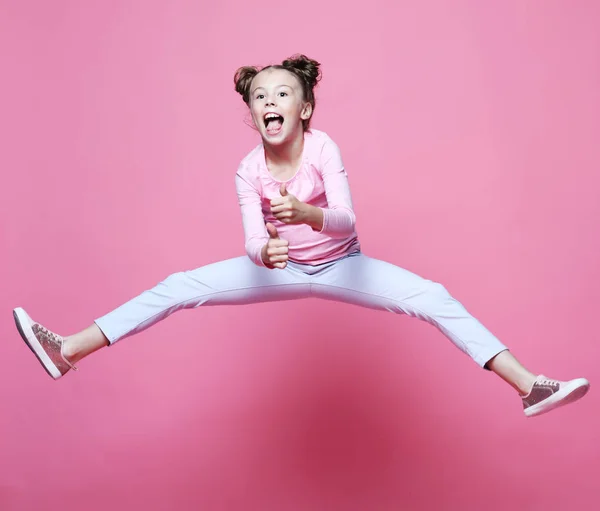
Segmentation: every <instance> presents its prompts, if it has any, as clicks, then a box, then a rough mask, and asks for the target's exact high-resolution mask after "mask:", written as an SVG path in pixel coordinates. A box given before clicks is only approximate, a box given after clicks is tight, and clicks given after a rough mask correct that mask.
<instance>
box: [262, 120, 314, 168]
mask: <svg viewBox="0 0 600 511" xmlns="http://www.w3.org/2000/svg"><path fill="white" fill-rule="evenodd" d="M263 145H264V147H265V157H266V160H267V163H270V164H272V165H274V166H276V167H279V166H286V165H296V164H297V163H298V161H299V160H300V159H301V158H302V151H303V150H304V130H303V129H302V126H300V128H299V129H298V130H297V131H296V134H295V135H294V136H293V137H292V138H291V139H290V140H289V141H287V142H285V143H283V144H278V145H276V146H272V145H270V144H267V143H263Z"/></svg>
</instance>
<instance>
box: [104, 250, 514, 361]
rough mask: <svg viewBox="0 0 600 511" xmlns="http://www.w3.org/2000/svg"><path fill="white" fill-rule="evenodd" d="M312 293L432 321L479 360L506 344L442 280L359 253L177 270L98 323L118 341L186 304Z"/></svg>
mask: <svg viewBox="0 0 600 511" xmlns="http://www.w3.org/2000/svg"><path fill="white" fill-rule="evenodd" d="M309 297H316V298H324V299H327V300H337V301H340V302H345V303H351V304H355V305H361V306H363V307H369V308H371V309H378V310H388V311H390V312H395V313H397V314H408V315H409V316H413V317H416V318H419V319H421V320H424V321H427V322H429V323H431V324H432V325H435V326H436V327H437V328H439V330H440V331H441V332H442V333H443V334H444V335H446V337H448V338H449V339H450V340H451V341H452V342H453V343H454V344H455V345H456V346H457V347H458V348H459V349H460V350H461V351H463V352H464V353H466V354H467V355H469V356H470V357H471V358H472V359H473V360H474V361H475V362H476V363H477V364H479V365H480V366H482V367H484V366H485V364H486V363H487V362H488V361H489V360H490V359H492V358H493V357H494V356H496V355H497V354H498V353H500V352H501V351H504V350H506V349H507V348H506V347H505V346H504V345H503V344H502V343H501V342H500V341H499V340H498V339H497V338H496V337H494V336H493V335H492V334H491V333H490V332H489V331H488V330H487V329H486V328H485V327H484V326H483V325H482V324H481V323H480V322H479V321H477V320H476V319H475V318H474V317H473V316H471V315H470V314H469V313H468V312H467V311H466V310H465V308H464V307H463V306H462V305H461V304H460V303H459V302H458V301H456V300H455V299H454V298H452V297H451V296H450V295H449V294H448V292H447V291H446V289H445V288H444V287H443V286H442V285H441V284H438V283H436V282H432V281H430V280H426V279H423V278H421V277H419V276H418V275H415V274H414V273H411V272H409V271H407V270H404V269H402V268H399V267H398V266H394V265H393V264H390V263H386V262H383V261H379V260H377V259H372V258H370V257H367V256H365V255H363V254H362V253H360V252H356V253H354V254H351V255H348V256H345V257H342V258H341V259H338V260H336V261H332V262H330V263H325V264H321V265H318V266H311V265H307V264H298V263H294V262H288V265H287V267H286V268H285V269H284V270H280V269H274V270H270V269H267V268H263V267H259V266H256V265H255V264H254V263H253V262H252V261H250V259H249V258H248V257H246V256H243V257H237V258H234V259H228V260H226V261H221V262H218V263H214V264H209V265H206V266H202V267H200V268H198V269H196V270H191V271H183V272H180V273H174V274H172V275H170V276H169V277H167V278H166V279H165V280H164V281H163V282H160V283H159V284H157V285H156V286H155V287H153V288H152V289H149V290H147V291H144V292H143V293H142V294H140V295H139V296H137V297H136V298H133V299H132V300H130V301H129V302H127V303H125V304H123V305H121V306H120V307H118V308H117V309H115V310H113V311H112V312H110V313H108V314H107V315H105V316H103V317H101V318H99V319H97V320H96V324H97V325H98V327H100V329H101V330H102V332H103V333H104V335H106V337H107V338H108V340H109V342H110V343H111V344H113V343H115V342H116V341H118V340H120V339H123V338H124V337H128V336H130V335H133V334H136V333H138V332H141V331H142V330H144V329H146V328H148V327H150V326H152V325H154V324H155V323H157V322H158V321H161V320H163V319H165V318H166V317H167V316H169V315H170V314H172V313H173V312H176V311H178V310H181V309H193V308H196V307H199V306H201V305H234V304H250V303H259V302H273V301H281V300H293V299H296V298H309Z"/></svg>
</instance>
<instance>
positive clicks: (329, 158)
mask: <svg viewBox="0 0 600 511" xmlns="http://www.w3.org/2000/svg"><path fill="white" fill-rule="evenodd" d="M321 169H322V170H321V173H322V176H323V183H324V184H325V195H326V197H327V206H328V207H327V208H314V209H319V210H320V211H321V214H322V216H323V219H322V224H320V222H319V214H318V213H316V212H314V211H313V212H312V213H309V218H310V219H311V223H309V222H306V223H307V224H308V225H310V226H311V227H312V228H313V229H314V230H318V231H319V232H322V233H323V234H326V235H327V236H330V237H331V238H345V237H347V236H350V235H351V234H352V233H353V232H354V226H355V224H356V216H355V215H354V210H353V209H352V197H351V195H350V185H349V184H348V174H346V170H345V169H344V164H343V163H342V157H341V154H340V150H339V148H338V147H337V145H336V144H335V143H334V142H333V141H332V140H328V141H327V142H326V143H325V145H324V146H323V152H322V153H321ZM311 207H312V206H311Z"/></svg>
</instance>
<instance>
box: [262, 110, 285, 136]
mask: <svg viewBox="0 0 600 511" xmlns="http://www.w3.org/2000/svg"><path fill="white" fill-rule="evenodd" d="M264 121H265V128H266V129H267V133H268V134H269V135H274V134H276V133H279V131H281V127H282V126H283V117H282V116H281V115H279V114H276V113H273V112H271V113H268V114H267V115H265V117H264Z"/></svg>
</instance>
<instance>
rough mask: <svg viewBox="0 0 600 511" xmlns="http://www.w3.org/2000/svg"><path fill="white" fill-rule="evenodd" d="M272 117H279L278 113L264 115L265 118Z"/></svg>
mask: <svg viewBox="0 0 600 511" xmlns="http://www.w3.org/2000/svg"><path fill="white" fill-rule="evenodd" d="M274 117H279V115H278V114H267V115H265V119H273V118H274Z"/></svg>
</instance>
